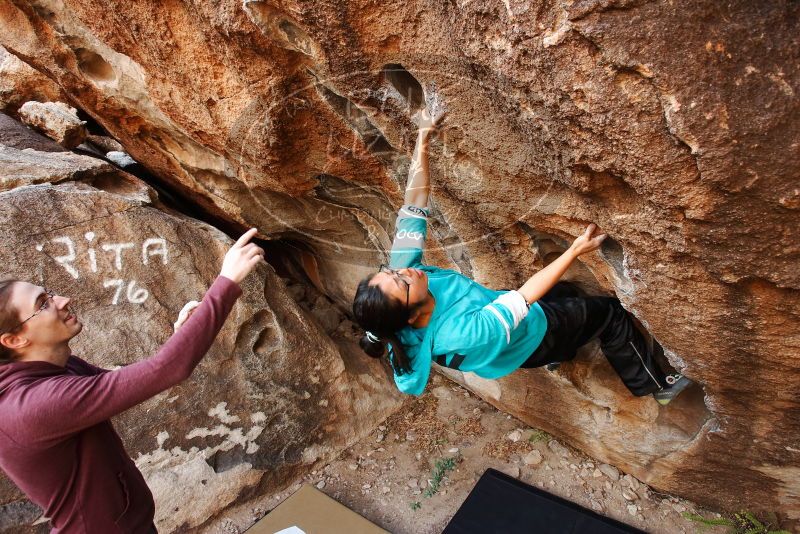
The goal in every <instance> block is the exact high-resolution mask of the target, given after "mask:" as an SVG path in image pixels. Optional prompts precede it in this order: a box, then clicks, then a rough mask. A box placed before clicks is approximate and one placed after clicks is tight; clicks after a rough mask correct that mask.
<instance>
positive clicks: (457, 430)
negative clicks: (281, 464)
mask: <svg viewBox="0 0 800 534" xmlns="http://www.w3.org/2000/svg"><path fill="white" fill-rule="evenodd" d="M447 458H454V459H455V460H454V464H455V467H454V469H453V470H451V471H449V472H448V473H447V474H446V476H445V477H444V478H443V479H442V480H441V482H440V486H439V490H438V491H437V492H436V493H435V494H433V495H432V496H429V494H430V493H431V492H430V490H429V486H430V483H431V480H432V479H433V478H434V477H433V475H432V471H433V470H434V468H435V464H436V462H437V461H441V460H443V459H447ZM490 467H491V468H495V469H498V470H500V471H503V472H505V473H507V474H510V475H511V476H514V477H516V478H519V479H520V480H522V481H523V482H526V483H528V484H532V485H534V486H536V487H539V488H542V489H545V490H547V491H549V492H551V493H554V494H556V495H559V496H561V497H564V498H566V499H569V500H571V501H573V502H576V503H578V504H580V505H581V506H585V507H587V508H590V509H594V510H596V511H598V512H600V513H602V514H604V515H606V516H608V517H612V518H614V519H617V520H619V521H622V522H625V523H628V524H630V525H634V526H636V527H638V528H640V529H642V530H645V531H647V532H651V533H654V534H655V533H665V534H666V533H670V534H674V533H679V532H700V531H701V530H702V531H703V532H706V533H708V534H717V533H721V532H724V530H723V529H720V528H712V529H709V528H705V529H701V528H700V526H701V525H698V524H697V523H694V522H692V521H689V520H687V519H685V518H684V517H683V516H682V512H687V511H688V512H692V513H700V514H702V515H704V516H705V517H709V518H715V517H718V515H717V514H716V513H714V512H710V511H708V510H704V509H701V508H699V507H698V506H697V505H695V504H694V503H691V502H689V501H686V500H683V499H679V498H677V497H673V496H670V495H665V494H660V493H657V492H656V491H654V490H652V489H650V488H648V487H647V486H646V485H644V484H642V483H641V482H639V481H638V480H636V479H635V478H633V477H631V476H630V475H626V474H625V473H620V472H619V471H618V470H617V469H616V468H614V467H612V466H609V465H605V464H602V463H601V462H598V461H596V460H594V459H592V458H589V457H587V456H585V455H584V454H582V453H580V452H578V451H576V450H574V449H571V448H569V447H566V446H564V445H563V444H561V443H559V442H558V441H556V440H554V439H553V438H552V437H550V436H549V435H547V434H546V433H544V432H542V431H539V430H536V429H533V428H529V427H526V426H525V425H524V424H523V423H521V422H520V421H518V420H516V419H514V418H512V417H511V416H508V415H505V414H503V413H502V412H499V411H498V410H496V409H495V408H494V407H492V406H490V405H489V404H487V403H485V402H483V401H482V400H480V399H479V398H477V397H475V396H474V395H472V394H471V393H469V392H468V391H467V390H465V389H463V388H462V387H460V386H458V385H456V384H454V383H452V382H450V381H449V380H446V379H444V378H442V377H441V376H439V375H434V376H433V377H432V383H431V385H430V387H429V391H428V392H427V393H426V394H425V395H423V396H422V397H420V398H418V399H412V398H410V399H409V400H408V402H407V403H406V405H405V406H404V409H403V410H401V411H400V412H398V413H397V414H395V415H394V416H392V417H391V418H389V419H388V420H386V421H385V422H384V423H383V424H381V425H380V426H378V427H377V428H376V429H375V430H374V432H372V434H371V435H370V436H369V437H367V438H366V439H364V440H362V441H360V442H359V443H357V444H356V445H354V446H353V447H351V448H350V449H348V450H346V451H344V452H343V453H342V454H341V455H340V456H339V457H338V458H337V459H336V460H334V461H332V462H330V463H329V464H326V465H324V466H322V467H321V468H320V469H318V470H316V471H313V472H312V473H310V474H309V475H308V476H307V477H306V478H305V479H304V480H303V481H302V482H304V483H310V484H313V485H315V486H316V487H317V488H319V489H320V490H322V491H323V492H325V493H326V494H328V495H329V496H331V497H333V498H334V499H336V500H337V501H339V502H341V503H342V504H344V505H345V506H347V507H349V508H350V509H352V510H354V511H356V512H358V513H359V514H361V515H363V516H364V517H366V518H367V519H369V520H371V521H372V522H374V523H376V524H378V525H379V526H381V527H383V528H385V529H386V530H388V531H390V532H392V533H394V534H412V533H413V534H428V533H438V532H441V531H442V529H443V528H444V526H445V525H446V524H447V523H448V521H449V520H450V518H451V517H452V516H453V514H455V512H456V510H457V509H458V508H459V506H460V505H461V503H462V502H463V501H464V499H465V498H466V497H467V494H468V493H469V492H470V490H471V489H472V488H473V486H474V485H475V483H476V482H477V480H478V478H479V477H480V476H481V474H482V473H483V472H484V471H485V470H486V469H488V468H490ZM299 487H300V483H297V484H295V485H294V486H292V487H290V488H287V490H286V491H284V492H281V493H278V494H275V495H271V496H265V497H263V498H261V499H258V500H255V501H251V502H249V503H246V504H243V505H242V506H240V507H238V508H236V509H234V510H231V511H230V512H228V513H227V514H226V516H225V517H223V518H220V519H219V520H217V521H215V522H214V523H212V524H211V525H209V526H208V527H207V528H205V529H204V532H208V533H212V532H214V533H216V532H219V533H239V532H244V531H245V530H246V529H247V528H249V527H250V526H251V525H252V524H253V523H254V522H255V521H256V520H258V519H259V518H260V517H262V516H263V515H264V514H265V513H266V512H267V511H268V510H270V509H272V508H274V507H275V506H277V505H278V504H279V503H280V502H281V501H282V500H283V499H285V498H286V497H288V496H289V495H291V494H292V493H293V492H294V491H296V490H297V489H298V488H299ZM426 490H428V491H426Z"/></svg>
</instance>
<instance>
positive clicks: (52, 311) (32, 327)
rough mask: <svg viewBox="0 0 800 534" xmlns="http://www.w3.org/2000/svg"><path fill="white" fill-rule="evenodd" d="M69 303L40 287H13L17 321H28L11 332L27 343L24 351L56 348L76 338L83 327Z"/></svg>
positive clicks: (20, 284) (26, 285) (24, 283)
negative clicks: (38, 348) (49, 347)
mask: <svg viewBox="0 0 800 534" xmlns="http://www.w3.org/2000/svg"><path fill="white" fill-rule="evenodd" d="M70 302H71V300H70V299H68V298H66V297H62V296H59V295H55V296H53V297H52V298H51V297H50V296H49V295H48V294H47V293H46V290H45V289H44V288H43V287H41V286H37V285H33V284H30V283H28V282H17V283H15V284H14V285H13V287H12V289H11V299H10V303H11V305H12V306H14V308H16V310H17V315H18V316H19V320H20V322H22V321H25V320H26V319H28V320H27V321H26V322H25V324H23V325H22V326H21V327H20V328H19V329H17V330H15V331H14V332H13V333H14V334H15V335H16V336H19V337H23V338H25V339H27V340H28V341H29V342H30V344H29V345H28V347H29V348H26V349H25V350H26V351H28V350H30V348H33V349H35V348H37V347H48V346H53V345H57V344H60V343H63V342H65V341H69V340H70V339H72V338H73V337H75V336H77V335H78V333H79V332H80V331H81V329H82V328H83V324H82V323H81V322H80V321H79V320H78V318H77V316H75V314H74V313H73V312H72V311H71V310H70V308H69V303H70ZM34 313H35V314H36V315H35V316H33V317H31V315H33V314H34ZM29 317H30V319H29Z"/></svg>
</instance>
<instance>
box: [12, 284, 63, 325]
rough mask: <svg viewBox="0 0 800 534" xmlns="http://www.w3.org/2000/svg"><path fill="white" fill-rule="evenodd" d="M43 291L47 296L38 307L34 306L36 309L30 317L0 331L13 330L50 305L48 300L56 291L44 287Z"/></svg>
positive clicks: (51, 298)
mask: <svg viewBox="0 0 800 534" xmlns="http://www.w3.org/2000/svg"><path fill="white" fill-rule="evenodd" d="M44 292H45V294H46V295H47V298H46V299H44V301H43V302H42V305H41V306H39V307H38V308H36V311H35V312H33V314H32V315H31V316H30V317H28V318H27V319H25V320H24V321H22V322H21V323H19V324H18V325H17V326H15V327H13V328H9V329H8V330H6V331H5V332H2V333H3V334H7V333H9V332H13V331H14V330H16V329H17V328H19V327H20V326H22V325H24V324H25V323H27V322H28V321H30V320H31V319H33V318H34V317H36V316H37V315H39V314H40V313H42V312H43V311H45V310H46V309H47V308H49V307H50V301H51V300H53V297H55V296H56V292H55V291H53V290H52V289H45V290H44Z"/></svg>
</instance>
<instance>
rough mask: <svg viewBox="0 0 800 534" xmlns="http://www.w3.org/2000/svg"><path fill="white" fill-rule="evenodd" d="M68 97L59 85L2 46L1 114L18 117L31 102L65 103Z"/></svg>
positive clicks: (0, 57)
mask: <svg viewBox="0 0 800 534" xmlns="http://www.w3.org/2000/svg"><path fill="white" fill-rule="evenodd" d="M66 99H67V96H66V95H65V94H64V93H63V92H62V91H61V89H60V88H59V87H58V85H56V84H55V82H53V80H51V79H50V78H48V77H47V76H45V75H44V74H42V73H40V72H37V71H36V70H35V69H33V68H32V67H31V66H30V65H28V64H27V63H25V62H24V61H21V60H20V59H19V58H18V57H16V56H15V55H13V54H9V53H8V52H7V51H6V49H5V48H3V47H2V46H0V112H3V113H7V114H9V115H12V116H16V113H17V110H18V109H19V108H20V106H22V105H23V104H24V103H25V102H28V101H29V100H37V101H39V102H59V101H61V102H63V101H66Z"/></svg>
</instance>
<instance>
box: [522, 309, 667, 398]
mask: <svg viewBox="0 0 800 534" xmlns="http://www.w3.org/2000/svg"><path fill="white" fill-rule="evenodd" d="M539 305H540V306H541V307H542V309H543V310H544V314H545V316H546V317H547V331H546V333H545V335H544V339H543V340H542V343H541V345H539V347H538V348H537V349H536V351H535V352H534V353H533V354H532V355H531V357H530V358H528V360H527V361H525V363H523V364H522V365H521V367H525V368H530V367H540V366H543V365H547V364H548V363H551V362H563V361H568V360H571V359H572V358H574V357H575V354H576V352H577V350H578V349H579V348H580V347H582V346H583V345H585V344H587V343H588V342H590V341H591V340H593V339H595V338H599V340H600V348H601V349H602V351H603V354H605V356H606V358H608V361H609V363H611V366H612V367H613V368H614V370H615V371H616V372H617V374H618V375H619V377H620V378H621V379H622V381H623V382H624V383H625V385H626V386H627V387H628V389H629V390H630V392H631V393H633V394H634V395H636V396H637V397H641V396H643V395H648V394H650V393H653V392H654V391H658V390H659V389H661V388H662V387H664V385H665V384H666V381H665V377H664V373H663V371H662V370H661V368H660V367H659V365H658V363H657V362H656V360H655V354H654V352H655V351H660V350H663V349H661V347H660V346H659V345H658V343H655V342H654V343H653V350H652V351H651V350H650V349H649V348H648V345H647V342H646V341H645V339H644V336H643V335H642V333H641V332H639V330H638V329H637V328H636V325H635V324H634V323H633V319H632V318H631V316H630V315H629V314H628V312H627V311H626V310H625V308H623V307H622V304H621V303H620V302H619V300H617V299H615V298H612V297H557V296H556V297H550V298H548V297H545V298H543V299H542V300H540V301H539Z"/></svg>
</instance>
